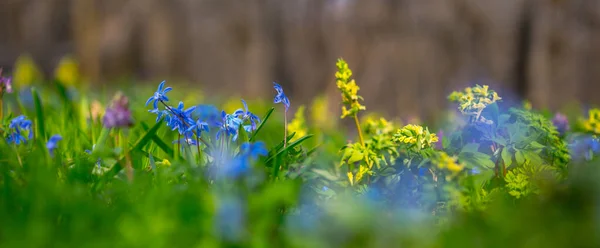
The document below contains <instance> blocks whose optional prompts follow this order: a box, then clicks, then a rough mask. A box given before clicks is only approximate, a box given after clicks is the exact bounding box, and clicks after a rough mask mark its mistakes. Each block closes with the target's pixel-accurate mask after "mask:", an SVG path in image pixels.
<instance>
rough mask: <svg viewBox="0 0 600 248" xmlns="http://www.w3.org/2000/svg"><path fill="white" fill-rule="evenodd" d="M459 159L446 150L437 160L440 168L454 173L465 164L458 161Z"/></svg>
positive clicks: (460, 169)
mask: <svg viewBox="0 0 600 248" xmlns="http://www.w3.org/2000/svg"><path fill="white" fill-rule="evenodd" d="M457 160H458V159H457V158H456V157H454V156H452V157H451V156H449V155H448V154H447V153H446V152H440V153H439V157H438V161H437V164H438V168H439V169H442V170H444V169H445V170H448V171H450V172H452V173H458V172H460V171H462V170H463V169H464V168H465V166H464V165H463V164H462V163H458V162H457Z"/></svg>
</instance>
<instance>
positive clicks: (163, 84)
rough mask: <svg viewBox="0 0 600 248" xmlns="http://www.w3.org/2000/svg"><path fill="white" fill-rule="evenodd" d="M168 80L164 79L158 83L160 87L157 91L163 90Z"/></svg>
mask: <svg viewBox="0 0 600 248" xmlns="http://www.w3.org/2000/svg"><path fill="white" fill-rule="evenodd" d="M166 82H167V81H162V82H160V84H159V85H158V89H157V90H156V91H158V92H161V91H162V89H163V88H164V87H165V83H166Z"/></svg>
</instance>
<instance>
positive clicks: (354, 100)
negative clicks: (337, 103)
mask: <svg viewBox="0 0 600 248" xmlns="http://www.w3.org/2000/svg"><path fill="white" fill-rule="evenodd" d="M336 66H337V69H338V71H337V72H336V73H335V78H336V84H337V87H338V89H339V90H340V91H341V92H342V103H344V106H343V107H342V117H341V118H345V117H347V116H354V115H356V114H357V113H358V111H360V110H365V109H366V108H365V106H363V105H361V104H360V103H359V102H358V101H359V100H363V98H362V97H361V96H359V95H358V90H359V89H360V87H358V85H356V82H355V81H354V79H351V77H352V70H350V68H349V67H348V63H346V61H344V60H343V59H338V61H337V63H336Z"/></svg>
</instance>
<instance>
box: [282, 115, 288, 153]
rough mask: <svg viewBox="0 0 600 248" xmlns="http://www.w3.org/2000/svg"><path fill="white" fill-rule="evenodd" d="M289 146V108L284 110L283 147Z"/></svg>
mask: <svg viewBox="0 0 600 248" xmlns="http://www.w3.org/2000/svg"><path fill="white" fill-rule="evenodd" d="M286 147H287V110H286V111H285V112H283V148H284V149H285V148H286Z"/></svg>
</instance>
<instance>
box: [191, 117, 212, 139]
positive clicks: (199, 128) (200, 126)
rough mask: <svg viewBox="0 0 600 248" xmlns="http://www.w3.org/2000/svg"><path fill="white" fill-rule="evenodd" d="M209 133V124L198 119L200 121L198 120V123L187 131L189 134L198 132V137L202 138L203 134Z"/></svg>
mask: <svg viewBox="0 0 600 248" xmlns="http://www.w3.org/2000/svg"><path fill="white" fill-rule="evenodd" d="M208 131H209V129H208V123H206V122H204V121H202V120H200V119H198V120H196V122H195V123H194V124H193V125H191V126H190V127H189V128H188V129H187V131H186V132H187V133H190V132H196V135H197V136H198V137H200V135H201V134H202V132H208Z"/></svg>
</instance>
